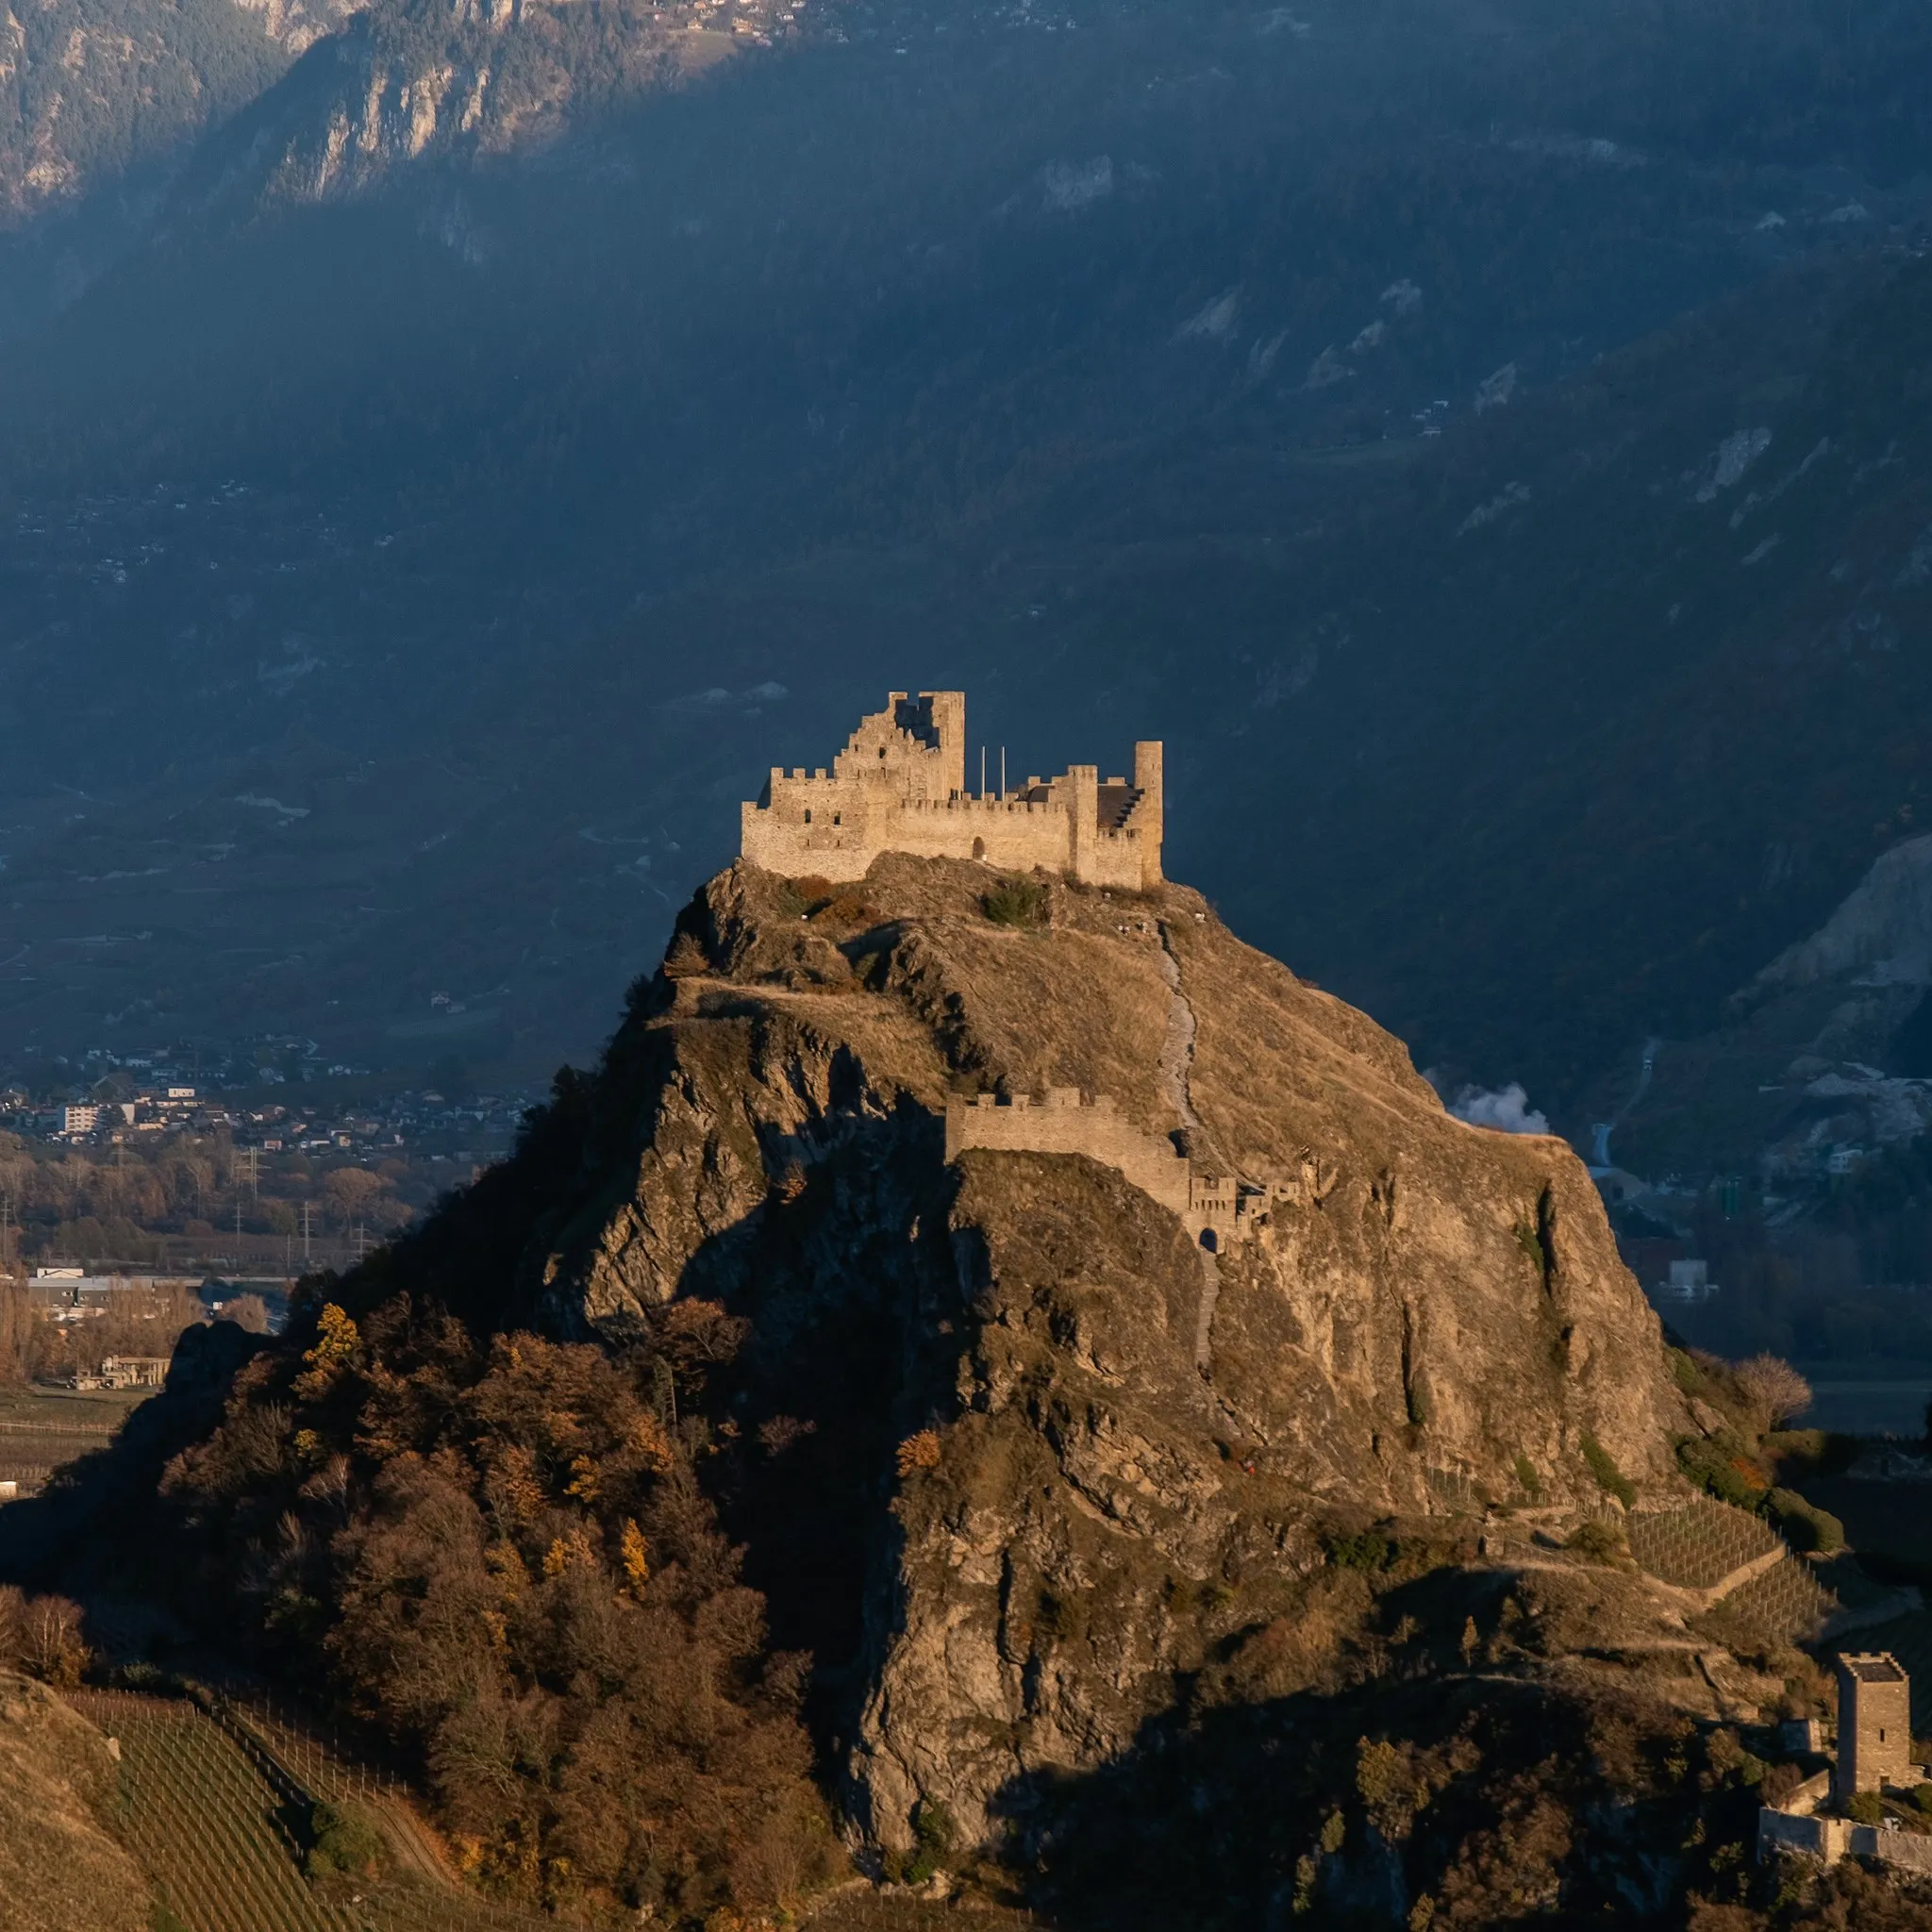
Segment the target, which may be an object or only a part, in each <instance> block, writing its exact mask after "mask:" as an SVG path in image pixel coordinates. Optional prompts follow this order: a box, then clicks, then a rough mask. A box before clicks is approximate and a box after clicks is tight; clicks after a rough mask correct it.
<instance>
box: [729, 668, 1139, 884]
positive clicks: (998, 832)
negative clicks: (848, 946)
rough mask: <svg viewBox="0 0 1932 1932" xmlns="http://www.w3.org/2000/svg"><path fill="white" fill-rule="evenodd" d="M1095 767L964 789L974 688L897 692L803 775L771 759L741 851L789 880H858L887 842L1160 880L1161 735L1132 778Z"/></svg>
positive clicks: (919, 852)
mask: <svg viewBox="0 0 1932 1932" xmlns="http://www.w3.org/2000/svg"><path fill="white" fill-rule="evenodd" d="M1161 813H1162V803H1161V791H1160V744H1159V741H1158V740H1153V741H1144V742H1141V743H1138V744H1136V745H1135V746H1134V776H1133V781H1132V782H1131V783H1129V782H1128V781H1127V780H1126V779H1125V778H1120V777H1115V778H1108V779H1106V780H1105V781H1103V780H1102V779H1101V777H1100V768H1099V766H1097V765H1069V766H1068V767H1067V769H1066V771H1065V772H1064V773H1063V774H1061V775H1060V776H1059V777H1058V778H1053V779H1049V780H1046V781H1044V782H1042V781H1041V779H1039V778H1028V779H1027V780H1026V782H1025V784H1024V785H1023V786H1022V787H1020V788H1019V790H1018V791H1006V790H1004V789H1002V790H1001V791H992V792H988V791H981V792H971V791H967V790H966V694H965V692H964V691H921V692H920V693H919V695H918V696H917V697H916V698H915V697H908V695H907V694H906V693H905V692H904V691H892V692H890V693H889V694H888V696H887V699H886V708H885V709H884V710H882V711H874V712H873V713H871V714H870V715H869V716H867V717H864V718H861V719H860V720H859V721H858V730H856V731H855V732H854V733H853V734H852V736H851V737H850V738H849V739H848V740H847V741H846V743H845V749H844V750H843V751H841V753H840V754H839V756H838V757H837V758H834V759H833V760H832V769H831V772H830V774H827V773H826V772H825V770H824V767H823V766H821V767H820V768H819V769H817V770H816V771H814V772H812V773H811V774H810V775H809V776H808V775H807V774H806V772H805V771H804V769H803V768H800V769H798V770H795V771H792V772H791V773H787V772H786V771H785V770H784V769H783V768H782V767H781V766H777V765H774V766H773V768H772V775H771V777H770V778H769V779H768V780H767V781H766V784H765V788H764V791H763V792H762V793H761V794H760V795H759V797H758V799H757V800H756V801H755V802H747V803H746V805H745V806H744V808H743V810H742V839H741V847H740V849H741V852H742V854H743V856H744V858H747V859H749V860H750V861H751V863H752V864H754V865H757V866H762V867H763V868H764V870H765V871H767V872H774V873H778V874H782V875H784V876H786V877H788V878H809V877H817V878H823V879H827V880H830V881H832V882H834V883H839V882H841V881H845V880H851V879H858V878H863V877H864V876H865V873H866V870H867V868H868V867H869V866H870V865H871V864H872V862H873V860H874V858H877V857H878V856H879V854H880V853H882V852H907V853H910V854H911V855H912V856H913V857H915V858H968V859H979V860H981V861H983V862H984V863H985V864H987V865H991V866H995V867H997V868H998V869H999V870H1001V871H1002V872H1031V871H1032V870H1034V868H1036V867H1040V868H1042V869H1044V870H1045V871H1047V872H1055V873H1063V874H1066V875H1067V876H1068V877H1070V878H1074V879H1079V880H1081V881H1083V882H1084V883H1085V884H1088V885H1093V886H1112V887H1116V888H1121V889H1124V890H1126V891H1144V890H1146V889H1148V888H1150V887H1152V886H1155V885H1158V883H1159V882H1160V835H1161Z"/></svg>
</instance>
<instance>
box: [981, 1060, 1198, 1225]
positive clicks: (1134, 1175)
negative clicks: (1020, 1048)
mask: <svg viewBox="0 0 1932 1932" xmlns="http://www.w3.org/2000/svg"><path fill="white" fill-rule="evenodd" d="M969 1147H987V1148H991V1149H993V1150H995V1151H996V1152H999V1153H1003V1154H1084V1155H1086V1156H1087V1157H1088V1158H1089V1159H1091V1160H1097V1161H1099V1162H1101V1163H1102V1164H1103V1165H1104V1166H1107V1167H1111V1168H1116V1169H1118V1170H1119V1171H1120V1173H1122V1174H1124V1175H1125V1176H1126V1178H1127V1179H1128V1180H1130V1181H1132V1182H1133V1184H1134V1185H1135V1186H1136V1187H1137V1188H1139V1189H1140V1190H1141V1191H1142V1192H1143V1193H1147V1194H1151V1195H1153V1197H1154V1198H1155V1199H1156V1200H1157V1201H1158V1202H1159V1203H1160V1205H1161V1206H1162V1207H1163V1208H1169V1209H1171V1210H1172V1211H1173V1212H1174V1213H1175V1214H1178V1215H1180V1216H1181V1217H1182V1218H1183V1219H1184V1220H1185V1219H1186V1217H1187V1213H1188V1163H1187V1162H1186V1161H1185V1160H1184V1159H1182V1158H1181V1157H1180V1156H1179V1155H1178V1154H1176V1153H1175V1152H1174V1148H1173V1147H1172V1145H1170V1144H1169V1142H1167V1141H1163V1140H1160V1139H1158V1137H1157V1136H1155V1135H1153V1134H1147V1133H1142V1132H1141V1129H1140V1128H1139V1127H1137V1126H1136V1125H1135V1124H1133V1122H1132V1121H1130V1120H1128V1119H1126V1118H1125V1117H1124V1115H1123V1114H1121V1113H1119V1112H1118V1111H1116V1109H1115V1108H1114V1104H1113V1102H1112V1101H1111V1100H1109V1099H1108V1097H1107V1096H1106V1095H1105V1094H1102V1095H1101V1096H1100V1097H1099V1098H1097V1099H1096V1100H1094V1101H1093V1102H1092V1104H1091V1105H1088V1104H1087V1103H1085V1102H1083V1101H1082V1100H1081V1098H1080V1095H1079V1092H1078V1091H1077V1090H1075V1089H1074V1088H1072V1087H1049V1088H1048V1089H1047V1091H1046V1097H1045V1099H1044V1100H1043V1101H1042V1102H1041V1103H1039V1104H1038V1105H1036V1104H1035V1103H1034V1102H1032V1101H1030V1100H1028V1099H1027V1098H1026V1097H1025V1096H1024V1094H1022V1095H1019V1096H1017V1097H1016V1098H1014V1099H1013V1100H1010V1101H1006V1102H1002V1101H999V1100H997V1099H995V1097H994V1096H993V1095H992V1094H991V1093H982V1094H980V1095H978V1096H977V1098H975V1099H974V1100H962V1099H959V1098H958V1097H957V1096H956V1097H955V1098H954V1099H952V1100H950V1101H948V1102H947V1103H946V1158H947V1159H948V1160H957V1159H958V1157H959V1156H960V1155H961V1154H963V1153H965V1152H966V1150H967V1149H968V1148H969Z"/></svg>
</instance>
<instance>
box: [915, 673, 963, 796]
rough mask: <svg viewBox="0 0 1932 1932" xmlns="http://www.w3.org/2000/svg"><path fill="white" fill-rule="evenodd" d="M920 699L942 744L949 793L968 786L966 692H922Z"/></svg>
mask: <svg viewBox="0 0 1932 1932" xmlns="http://www.w3.org/2000/svg"><path fill="white" fill-rule="evenodd" d="M919 702H920V703H921V704H922V705H924V707H925V709H926V728H927V729H928V730H929V731H930V732H931V734H932V742H933V743H934V744H936V745H937V746H938V747H939V754H940V774H941V783H942V784H943V785H944V786H945V787H946V790H947V791H950V792H955V793H957V792H960V791H965V789H966V693H965V692H964V691H921V692H920V693H919Z"/></svg>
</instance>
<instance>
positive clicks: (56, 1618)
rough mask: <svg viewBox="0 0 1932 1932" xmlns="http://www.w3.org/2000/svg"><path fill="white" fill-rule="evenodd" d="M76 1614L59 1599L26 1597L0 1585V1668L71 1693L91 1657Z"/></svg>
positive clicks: (75, 1607)
mask: <svg viewBox="0 0 1932 1932" xmlns="http://www.w3.org/2000/svg"><path fill="white" fill-rule="evenodd" d="M81 1623H82V1618H81V1609H80V1606H79V1605H78V1604H76V1603H70V1602H69V1601H68V1599H67V1598H66V1597H64V1596H28V1595H26V1594H25V1592H24V1591H20V1590H17V1589H15V1588H14V1586H13V1585H11V1584H0V1665H4V1666H5V1667H6V1668H8V1669H9V1670H17V1671H25V1673H26V1674H27V1675H28V1676H30V1677H38V1678H40V1679H41V1681H42V1683H43V1684H54V1685H58V1686H59V1687H61V1688H62V1689H71V1688H72V1687H73V1686H74V1685H75V1684H78V1683H79V1682H80V1680H81V1677H82V1675H83V1674H84V1673H85V1672H86V1670H87V1667H88V1662H89V1658H90V1653H89V1650H88V1646H87V1640H86V1639H85V1638H84V1637H83V1636H82V1634H81Z"/></svg>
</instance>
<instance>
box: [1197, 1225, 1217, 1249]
mask: <svg viewBox="0 0 1932 1932" xmlns="http://www.w3.org/2000/svg"><path fill="white" fill-rule="evenodd" d="M1201 1245H1202V1246H1203V1247H1204V1248H1206V1249H1207V1250H1208V1253H1209V1254H1210V1255H1218V1254H1219V1253H1220V1252H1221V1242H1220V1241H1219V1240H1218V1239H1217V1238H1216V1236H1215V1233H1214V1230H1213V1229H1212V1228H1211V1227H1204V1228H1203V1229H1202V1230H1201Z"/></svg>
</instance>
